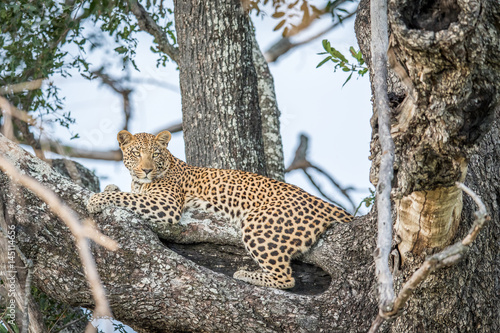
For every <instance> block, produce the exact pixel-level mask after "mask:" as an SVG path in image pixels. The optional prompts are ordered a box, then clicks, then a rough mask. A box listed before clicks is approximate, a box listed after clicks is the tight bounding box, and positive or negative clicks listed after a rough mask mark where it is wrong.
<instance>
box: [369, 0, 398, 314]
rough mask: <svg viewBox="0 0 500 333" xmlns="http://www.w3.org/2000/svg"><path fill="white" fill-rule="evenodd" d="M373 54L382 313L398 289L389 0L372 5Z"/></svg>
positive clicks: (378, 274)
mask: <svg viewBox="0 0 500 333" xmlns="http://www.w3.org/2000/svg"><path fill="white" fill-rule="evenodd" d="M370 17H371V31H372V39H371V53H372V63H373V86H374V97H375V107H376V110H377V112H378V127H379V128H378V131H379V138H380V145H381V148H382V157H381V162H380V171H379V181H378V184H377V210H378V218H377V220H378V236H377V250H376V251H375V253H376V257H375V267H376V275H377V278H378V290H379V307H380V311H381V312H382V313H385V312H389V311H391V310H392V307H393V299H394V288H393V279H392V274H391V272H390V270H389V254H390V251H391V244H392V217H391V182H392V178H393V164H394V142H393V141H392V137H391V132H390V108H389V98H388V96H387V50H388V44H389V41H388V28H387V0H372V1H371V2H370Z"/></svg>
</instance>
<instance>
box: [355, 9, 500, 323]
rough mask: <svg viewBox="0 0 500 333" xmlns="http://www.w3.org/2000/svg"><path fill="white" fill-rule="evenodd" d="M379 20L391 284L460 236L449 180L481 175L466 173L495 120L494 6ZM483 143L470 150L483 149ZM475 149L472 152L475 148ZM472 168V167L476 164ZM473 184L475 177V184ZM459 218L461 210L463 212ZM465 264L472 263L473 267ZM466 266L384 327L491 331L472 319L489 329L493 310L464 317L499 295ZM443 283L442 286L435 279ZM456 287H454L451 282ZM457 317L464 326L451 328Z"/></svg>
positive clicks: (498, 97)
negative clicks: (394, 265)
mask: <svg viewBox="0 0 500 333" xmlns="http://www.w3.org/2000/svg"><path fill="white" fill-rule="evenodd" d="M368 8H369V1H368V0H367V1H361V3H360V6H359V10H358V17H357V20H356V32H357V36H358V41H359V44H360V46H361V49H362V51H363V54H364V55H365V58H366V59H367V62H368V63H370V60H371V59H370V58H369V56H370V52H369V47H370V44H369V42H370V31H369V29H367V27H369V19H370V18H369V10H368ZM389 22H390V27H391V36H390V40H391V46H390V48H389V50H388V56H389V62H390V78H389V82H388V83H389V97H390V98H391V101H392V126H391V134H392V136H393V139H394V141H395V144H396V162H395V165H394V167H395V181H394V184H393V185H394V186H393V198H394V200H395V204H396V223H395V233H396V243H397V248H398V250H399V253H400V255H401V259H402V260H403V262H404V265H403V266H402V272H403V274H401V275H400V276H399V277H398V278H397V283H399V284H400V283H401V282H402V281H403V280H404V278H407V277H408V276H409V274H410V273H411V272H412V271H414V270H415V268H416V267H417V265H418V264H419V263H420V262H421V260H422V258H423V257H424V255H425V254H426V253H431V252H432V251H434V250H437V249H440V248H443V247H444V246H445V245H448V244H450V243H451V242H452V241H453V240H454V239H456V236H457V235H456V233H457V230H458V232H459V233H460V230H463V228H464V226H463V218H462V219H461V218H460V217H461V213H462V206H463V202H462V193H461V191H460V190H458V189H457V188H456V187H455V186H454V182H455V181H462V180H463V179H464V178H465V177H466V175H469V176H468V177H469V179H470V177H475V175H477V174H478V173H483V171H481V170H484V167H483V168H481V169H480V170H478V169H473V170H472V169H471V167H472V165H473V162H474V161H475V158H476V157H473V156H474V155H473V154H474V153H477V151H478V150H477V147H478V143H479V142H480V140H481V139H482V138H483V136H484V135H485V134H486V133H488V130H489V127H490V126H491V125H492V123H493V120H494V119H495V112H496V113H497V117H498V106H499V101H500V89H499V87H498V82H499V80H500V25H499V24H498V22H500V3H499V2H497V1H493V2H491V1H475V0H471V1H467V0H465V1H460V0H459V1H419V2H414V1H406V0H390V1H389ZM372 84H373V81H372ZM377 117H378V115H377V113H376V111H375V112H374V116H373V118H372V127H373V133H372V142H371V152H372V156H371V159H372V160H373V164H372V170H371V173H370V179H371V181H372V182H373V183H374V184H376V183H377V182H378V176H377V174H378V168H379V163H380V148H379V143H378V128H377ZM488 140H490V141H489V144H495V143H494V142H496V141H497V140H498V138H497V137H496V136H495V135H493V136H491V137H489V139H488ZM484 142H485V141H483V143H482V146H481V148H480V149H489V148H486V147H487V146H486V144H485V143H484ZM479 151H480V153H479V155H482V154H483V152H482V151H481V150H479ZM474 166H475V167H476V168H477V166H478V165H477V164H474ZM468 168H469V172H467V169H468ZM495 168H496V170H495V171H493V172H497V174H498V166H496V167H495ZM488 178H489V177H488ZM494 178H495V177H494ZM476 181H478V182H484V181H485V180H479V178H476ZM481 186H483V189H484V190H486V191H487V192H488V193H489V194H483V192H482V191H479V193H480V194H481V195H483V196H485V195H486V196H489V195H490V194H491V193H495V192H498V189H497V187H496V185H493V184H489V185H481ZM492 186H493V187H492ZM493 197H494V198H495V197H496V194H493ZM495 201H497V199H496V198H495V199H493V202H490V203H489V205H490V206H489V207H490V211H491V209H494V206H496V202H495ZM492 205H493V206H492ZM464 214H465V215H467V214H469V212H468V211H464ZM491 235H492V234H490V236H491ZM493 235H494V233H493ZM494 239H495V236H493V239H492V240H488V241H486V242H485V244H483V245H479V246H478V247H482V249H483V250H484V251H486V252H489V251H488V250H487V249H490V246H493V247H495V246H494V245H493V244H495V243H494V242H495V241H494ZM483 246H484V247H483ZM496 246H498V245H497V244H496ZM495 248H496V247H495ZM495 251H497V250H493V251H492V252H490V253H489V254H486V253H485V254H483V255H482V256H485V255H486V256H488V255H489V256H490V259H491V260H492V261H493V266H495V267H496V268H494V269H493V270H489V268H488V269H485V270H486V271H488V272H489V273H490V274H494V273H493V272H494V271H495V270H496V269H498V257H497V255H496V252H495ZM472 260H473V261H474V262H475V264H478V263H479V262H480V260H478V261H475V259H472ZM489 264H492V262H490V263H489ZM489 264H486V265H489ZM476 269H479V270H481V269H480V268H475V269H473V268H472V266H471V267H470V270H468V271H464V272H458V271H453V272H454V274H452V276H453V279H455V280H453V279H450V276H449V275H447V276H446V278H445V275H446V273H442V272H441V273H438V274H436V275H438V276H440V277H441V278H442V279H443V280H442V281H439V280H437V279H436V280H434V281H432V282H428V284H429V286H430V288H431V290H433V292H432V293H425V292H423V293H419V297H417V298H416V299H415V300H414V301H413V304H415V305H417V306H416V307H413V306H411V307H410V308H409V309H411V312H410V311H409V314H408V315H407V316H403V317H402V318H401V319H398V321H397V325H394V326H393V329H394V330H395V331H405V330H411V329H414V330H417V331H427V330H436V331H445V330H451V329H455V330H457V331H464V330H469V331H476V330H479V331H490V330H491V331H495V330H494V329H492V326H490V325H484V324H477V322H481V321H483V323H484V318H488V317H490V316H493V317H490V319H489V320H490V321H489V322H491V323H495V324H494V325H493V326H494V327H497V326H498V320H497V319H496V318H495V316H497V317H498V311H499V308H498V306H497V307H495V308H494V309H493V311H492V312H491V310H490V311H487V312H485V313H481V314H480V313H479V312H477V311H476V310H472V311H471V309H476V308H482V309H486V308H487V307H488V306H487V305H485V304H493V303H489V300H485V301H482V300H481V298H480V297H477V295H478V294H482V295H483V296H484V295H487V294H488V292H487V291H489V292H491V293H494V294H495V295H496V296H498V295H499V290H498V285H497V284H495V283H494V282H493V281H492V279H491V277H488V276H487V274H486V275H482V276H481V277H479V275H481V273H477V274H478V276H476V277H473V276H474V273H472V271H475V272H477V271H476ZM455 273H456V274H455ZM402 277H403V279H402ZM475 279H477V280H482V279H485V280H484V281H482V284H481V285H475V286H474V287H473V288H475V289H476V290H475V291H474V292H472V293H471V292H470V290H469V288H470V286H466V287H464V283H465V284H468V283H471V284H474V283H473V282H472V281H474V280H475ZM477 280H476V281H477ZM444 281H445V282H446V283H447V284H449V285H446V284H445V283H442V282H444ZM457 281H460V283H459V284H457ZM464 281H467V282H464ZM486 281H488V282H486ZM475 292H477V293H478V294H476V295H474V296H470V297H469V298H468V299H467V298H466V297H464V294H469V293H471V294H474V293H475ZM438 293H444V294H445V295H446V296H444V297H443V295H442V294H439V295H437V294H438ZM440 302H442V303H440ZM460 303H462V304H460ZM413 304H412V305H413ZM459 304H460V305H459ZM452 309H453V310H452ZM451 312H454V313H453V314H451ZM478 317H483V318H481V319H477V318H478ZM466 321H468V322H469V324H470V326H466V325H463V324H462V323H460V322H466ZM486 322H488V321H486ZM446 323H448V325H449V326H448V327H447V324H446ZM452 324H454V326H453V325H452Z"/></svg>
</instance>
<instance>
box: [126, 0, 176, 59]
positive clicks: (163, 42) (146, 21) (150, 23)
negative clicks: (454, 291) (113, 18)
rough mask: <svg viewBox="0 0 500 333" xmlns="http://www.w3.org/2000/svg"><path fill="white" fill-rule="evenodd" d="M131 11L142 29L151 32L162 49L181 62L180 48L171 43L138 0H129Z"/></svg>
mask: <svg viewBox="0 0 500 333" xmlns="http://www.w3.org/2000/svg"><path fill="white" fill-rule="evenodd" d="M129 4H130V11H131V12H132V14H134V16H135V18H136V19H137V23H138V24H139V27H140V28H141V30H143V31H145V32H147V33H149V34H151V35H152V36H153V37H154V38H155V40H156V43H157V44H158V46H159V49H160V51H162V52H163V53H165V54H166V55H168V56H169V57H170V58H171V59H172V60H173V61H175V62H179V49H178V48H177V47H175V46H173V45H172V44H170V42H169V40H168V37H167V36H166V34H165V33H164V32H163V31H162V29H161V27H160V26H159V25H158V24H157V23H156V22H155V20H153V18H152V17H151V15H149V13H148V12H147V11H146V9H145V8H144V7H143V6H142V5H141V4H140V3H139V1H137V0H129Z"/></svg>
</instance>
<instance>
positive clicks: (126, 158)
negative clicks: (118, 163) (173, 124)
mask: <svg viewBox="0 0 500 333" xmlns="http://www.w3.org/2000/svg"><path fill="white" fill-rule="evenodd" d="M171 137H172V135H171V134H170V132H169V131H163V132H161V133H160V134H158V135H156V136H154V135H153V134H148V133H138V134H135V135H132V134H131V133H130V132H128V131H125V130H123V131H120V133H118V143H119V144H120V149H121V150H122V152H123V163H124V164H125V166H126V167H127V169H128V170H129V171H130V175H131V176H132V178H133V179H134V181H137V182H139V183H151V182H152V181H153V180H155V179H157V178H161V177H162V176H163V175H165V173H166V172H168V169H169V167H170V163H171V162H170V161H171V155H170V152H169V151H168V150H167V145H168V142H169V141H170V138H171Z"/></svg>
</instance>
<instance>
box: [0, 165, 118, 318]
mask: <svg viewBox="0 0 500 333" xmlns="http://www.w3.org/2000/svg"><path fill="white" fill-rule="evenodd" d="M0 169H2V171H3V172H5V173H6V174H7V175H8V176H9V177H10V178H11V179H12V180H13V181H15V182H16V183H19V184H21V185H22V186H24V187H26V188H28V189H30V190H31V191H32V192H34V193H35V194H36V195H37V196H38V197H39V198H41V199H42V200H43V201H45V202H46V203H47V205H48V206H49V207H50V209H51V210H52V211H53V212H54V213H55V214H56V215H57V216H58V217H59V218H60V219H61V220H62V221H64V222H65V223H66V225H67V226H68V228H69V229H70V231H71V233H72V234H73V235H74V236H75V238H76V245H77V248H78V252H79V254H80V258H81V261H82V264H83V266H84V271H85V275H86V277H87V280H88V281H89V284H90V288H91V290H92V294H93V296H94V300H95V305H96V306H95V309H94V314H95V317H102V316H107V317H110V316H111V310H110V308H109V304H108V301H107V299H106V293H105V291H104V288H103V286H102V283H101V280H100V278H99V274H98V273H97V268H96V265H95V261H94V258H93V257H92V253H91V252H90V248H89V243H88V239H91V240H93V241H94V242H96V243H97V244H99V245H101V246H103V247H105V248H107V249H108V250H111V251H114V250H116V249H117V248H118V244H117V243H116V242H115V241H114V240H112V239H110V238H109V237H107V236H105V235H103V234H101V233H99V232H98V231H96V230H94V231H93V232H89V228H90V227H89V226H88V224H87V225H82V224H81V223H80V222H79V220H78V217H77V215H76V213H75V212H74V211H73V210H71V209H70V208H69V207H68V206H67V205H66V204H64V203H63V202H62V201H61V200H60V199H59V198H58V196H57V195H56V194H55V193H54V192H52V191H50V190H48V189H47V188H45V187H44V186H43V185H41V184H40V183H39V182H37V181H36V180H34V179H33V178H31V177H28V176H25V175H22V174H21V173H19V171H18V170H17V169H16V167H15V166H14V165H12V164H11V163H10V162H9V161H8V160H7V159H5V158H3V157H0ZM87 238H88V239H87Z"/></svg>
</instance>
